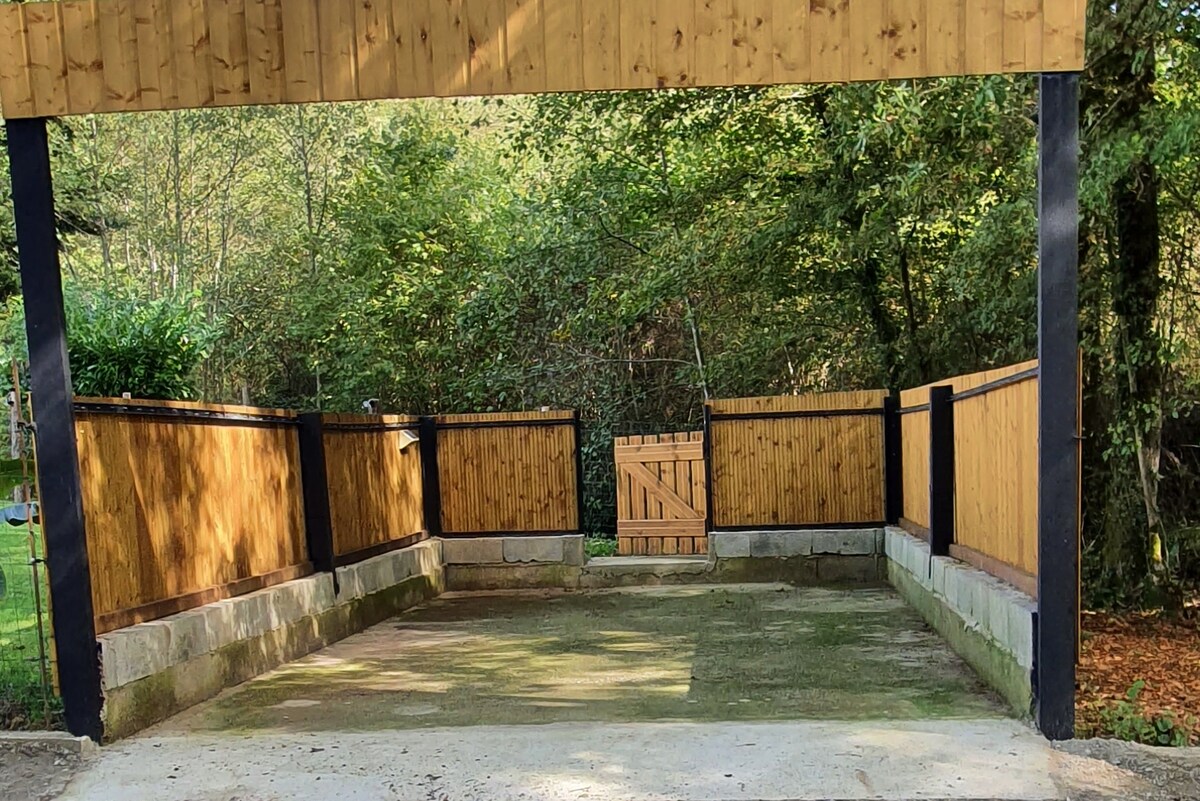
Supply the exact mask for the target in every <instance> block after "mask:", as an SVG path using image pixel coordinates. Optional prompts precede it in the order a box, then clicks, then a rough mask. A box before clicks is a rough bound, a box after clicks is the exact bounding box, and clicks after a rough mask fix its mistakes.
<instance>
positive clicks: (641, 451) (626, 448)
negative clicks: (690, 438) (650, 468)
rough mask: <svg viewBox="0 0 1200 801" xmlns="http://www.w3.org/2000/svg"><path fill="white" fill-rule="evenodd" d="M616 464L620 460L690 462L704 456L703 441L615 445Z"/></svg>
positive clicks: (620, 461)
mask: <svg viewBox="0 0 1200 801" xmlns="http://www.w3.org/2000/svg"><path fill="white" fill-rule="evenodd" d="M616 456H617V464H621V463H622V462H690V461H695V460H699V459H703V458H704V443H703V442H661V443H655V444H651V445H618V446H616Z"/></svg>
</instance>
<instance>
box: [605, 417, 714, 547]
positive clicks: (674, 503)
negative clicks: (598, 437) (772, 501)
mask: <svg viewBox="0 0 1200 801" xmlns="http://www.w3.org/2000/svg"><path fill="white" fill-rule="evenodd" d="M613 449H614V455H615V458H616V463H617V552H618V553H619V554H620V555H621V556H641V555H658V554H703V553H708V532H707V531H706V520H705V517H706V514H707V508H708V504H707V498H706V494H707V483H706V481H705V473H704V434H703V433H702V432H699V431H691V432H682V433H678V434H652V435H649V436H630V437H616V438H615V439H614V440H613Z"/></svg>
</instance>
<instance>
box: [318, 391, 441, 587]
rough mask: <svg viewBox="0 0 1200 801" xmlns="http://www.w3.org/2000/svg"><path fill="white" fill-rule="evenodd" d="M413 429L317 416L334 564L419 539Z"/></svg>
mask: <svg viewBox="0 0 1200 801" xmlns="http://www.w3.org/2000/svg"><path fill="white" fill-rule="evenodd" d="M419 423H420V418H417V417H411V416H397V415H386V416H375V415H357V414H327V415H321V418H320V426H321V438H322V445H323V447H324V456H325V459H324V461H325V486H326V491H327V493H328V495H329V525H330V529H331V532H332V536H333V557H334V561H335V562H337V563H341V564H345V563H347V562H352V561H358V560H360V559H364V558H367V557H370V556H375V555H377V554H379V553H383V552H385V551H386V550H388V549H389V548H394V547H403V545H407V544H410V543H411V542H415V541H417V540H419V539H420V538H421V537H422V536H423V534H424V532H425V512H424V508H423V504H424V487H423V482H422V479H421V449H420V447H419V442H420V438H419V436H418V435H417V430H418V427H419Z"/></svg>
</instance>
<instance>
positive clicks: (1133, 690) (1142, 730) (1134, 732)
mask: <svg viewBox="0 0 1200 801" xmlns="http://www.w3.org/2000/svg"><path fill="white" fill-rule="evenodd" d="M1145 688H1146V682H1144V681H1142V680H1141V679H1139V680H1138V681H1135V682H1134V683H1133V686H1132V687H1130V688H1129V691H1128V692H1126V693H1125V698H1124V699H1122V700H1121V701H1118V702H1117V703H1115V704H1112V705H1111V706H1108V707H1105V708H1104V709H1101V710H1100V729H1101V732H1100V733H1101V734H1107V735H1111V736H1112V737H1115V738H1116V739H1118V740H1129V741H1132V742H1135V743H1142V744H1143V745H1159V746H1171V747H1175V748H1181V747H1183V746H1186V745H1187V744H1188V736H1189V730H1190V729H1191V726H1192V725H1194V721H1189V722H1187V723H1184V722H1180V721H1177V720H1176V719H1175V716H1174V715H1173V714H1172V713H1170V712H1162V713H1158V714H1149V715H1147V714H1146V713H1145V712H1144V711H1143V710H1142V709H1141V707H1140V705H1139V704H1138V696H1139V695H1141V692H1142V690H1144V689H1145ZM1188 723H1190V724H1191V725H1188Z"/></svg>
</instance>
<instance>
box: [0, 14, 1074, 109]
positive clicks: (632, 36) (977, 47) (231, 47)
mask: <svg viewBox="0 0 1200 801" xmlns="http://www.w3.org/2000/svg"><path fill="white" fill-rule="evenodd" d="M1025 5H1027V6H1028V9H1025V10H1021V11H1020V12H1019V13H1013V14H1009V15H1008V16H1007V17H1006V16H1005V14H1004V7H1003V2H1002V0H990V2H987V3H984V2H983V0H969V1H968V0H936V2H935V0H925V1H924V2H923V1H922V0H890V2H885V0H854V2H849V3H848V2H846V1H845V0H841V2H836V1H835V0H821V2H817V0H813V2H812V3H811V5H810V4H809V3H806V2H785V1H784V0H736V2H729V1H728V0H727V1H726V2H724V3H713V2H712V0H669V2H668V1H667V0H658V1H657V2H655V0H638V1H637V2H624V3H618V2H615V1H614V0H537V2H533V0H529V1H528V2H523V1H522V0H470V2H466V0H172V2H170V3H169V4H168V3H167V0H138V2H133V0H68V2H59V3H38V2H29V3H5V4H0V99H2V101H3V109H4V116H5V117H8V118H13V117H29V116H49V115H60V114H81V113H89V112H92V111H151V110H159V109H178V108H193V107H200V106H209V105H217V106H228V105H259V104H269V103H304V102H312V101H317V100H325V101H334V100H355V99H358V100H366V99H373V98H385V97H419V96H429V95H436V96H446V97H448V96H460V95H479V94H508V93H515V92H529V91H541V90H550V91H595V90H625V89H652V88H655V87H691V86H725V85H730V84H733V85H770V84H790V83H804V82H809V81H812V82H839V83H840V82H846V81H854V80H882V79H889V78H891V79H898V78H913V77H938V76H950V75H962V74H978V73H983V72H1014V73H1021V72H1044V71H1078V70H1080V69H1082V68H1083V42H1084V23H1085V17H1086V15H1085V10H1084V2H1083V0H1054V2H1052V3H1051V2H1047V3H1046V4H1045V12H1044V14H1043V13H1041V6H1040V5H1039V4H1038V3H1037V2H1036V0H1035V2H1032V3H1025ZM168 6H169V8H168ZM93 7H94V9H95V10H94V12H93ZM99 87H103V90H102V91H101V90H100V89H99Z"/></svg>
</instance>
